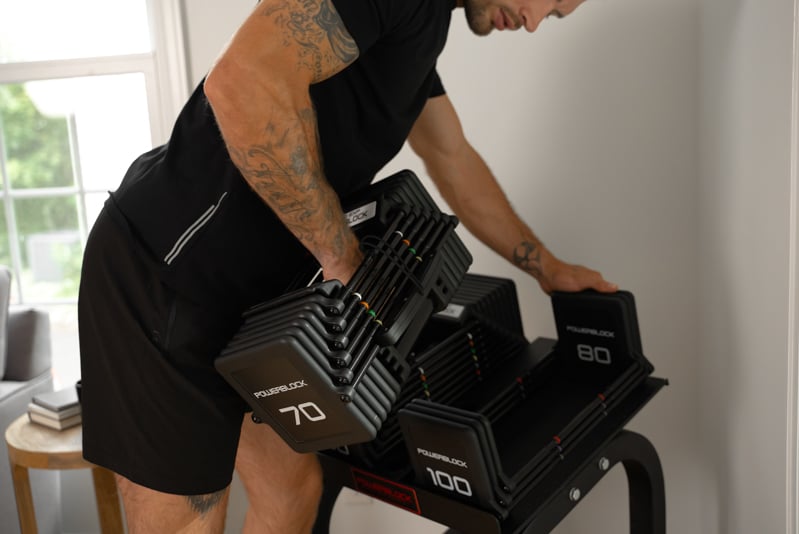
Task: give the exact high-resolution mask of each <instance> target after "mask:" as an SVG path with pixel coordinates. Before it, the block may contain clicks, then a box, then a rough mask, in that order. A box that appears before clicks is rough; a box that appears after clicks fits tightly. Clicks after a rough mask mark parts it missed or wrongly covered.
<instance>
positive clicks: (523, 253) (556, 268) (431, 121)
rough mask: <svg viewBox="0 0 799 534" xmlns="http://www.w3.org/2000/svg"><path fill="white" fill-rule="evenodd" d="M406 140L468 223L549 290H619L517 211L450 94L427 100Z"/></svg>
mask: <svg viewBox="0 0 799 534" xmlns="http://www.w3.org/2000/svg"><path fill="white" fill-rule="evenodd" d="M408 140H409V141H410V144H411V147H412V148H413V149H414V151H415V152H416V153H417V154H418V155H419V156H420V157H421V158H422V159H423V160H424V163H425V166H426V167H427V172H428V174H430V177H431V178H432V179H433V181H434V182H435V183H436V186H437V187H438V189H439V191H440V192H441V194H442V196H443V197H444V199H445V200H446V201H447V203H448V204H449V205H450V207H451V208H452V210H453V211H454V212H455V214H456V215H457V216H458V218H459V219H460V220H461V222H462V223H463V224H464V226H466V228H468V229H469V231H471V232H472V233H473V234H474V235H475V236H476V237H477V238H478V239H480V240H481V241H482V242H483V243H485V244H486V245H488V246H489V247H491V248H492V249H494V251H496V252H497V253H499V254H500V255H501V256H503V257H504V258H506V259H508V260H509V261H511V262H513V264H514V265H516V266H517V267H519V268H520V269H522V270H524V271H525V272H527V273H529V274H530V275H532V276H533V277H535V279H536V280H537V281H538V283H539V285H540V286H541V288H542V289H543V290H544V291H545V292H546V293H550V292H552V291H555V290H559V291H579V290H582V289H587V288H592V289H596V290H598V291H615V290H616V289H617V287H616V286H615V285H614V284H611V283H610V282H607V281H606V280H604V279H603V278H602V275H600V274H599V273H598V272H596V271H592V270H590V269H587V268H585V267H582V266H579V265H571V264H568V263H564V262H562V261H560V260H559V259H557V258H556V257H555V256H553V255H552V253H551V252H550V251H549V250H548V249H547V248H546V247H545V246H544V245H543V244H542V243H541V241H540V240H539V239H538V238H537V237H536V236H535V234H534V233H533V231H532V230H530V228H529V227H528V226H527V225H526V224H525V223H524V222H523V221H522V220H521V219H520V218H519V217H518V215H516V213H515V212H514V210H513V208H512V207H511V205H510V203H509V202H508V199H507V197H506V196H505V194H504V193H503V192H502V189H500V187H499V184H498V183H497V181H496V179H495V178H494V176H493V174H492V173H491V171H490V170H489V168H488V166H487V165H486V163H485V162H484V161H483V159H482V158H481V157H480V155H479V154H478V153H477V152H476V151H475V150H474V148H473V147H472V146H471V145H470V144H469V142H468V141H467V140H466V138H465V137H464V135H463V130H462V128H461V125H460V121H459V120H458V116H457V114H456V113H455V109H454V108H453V107H452V103H451V102H450V100H449V98H448V97H447V96H446V95H442V96H439V97H435V98H431V99H430V100H428V102H427V104H426V105H425V108H424V110H423V111H422V114H421V116H420V117H419V118H418V119H417V121H416V123H415V124H414V127H413V130H412V131H411V134H410V137H409V138H408Z"/></svg>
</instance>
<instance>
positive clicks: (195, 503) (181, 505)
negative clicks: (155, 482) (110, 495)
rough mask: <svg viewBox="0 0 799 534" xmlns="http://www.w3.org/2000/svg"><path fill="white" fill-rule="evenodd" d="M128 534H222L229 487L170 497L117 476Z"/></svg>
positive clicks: (167, 494) (170, 495)
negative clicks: (205, 493) (166, 533)
mask: <svg viewBox="0 0 799 534" xmlns="http://www.w3.org/2000/svg"><path fill="white" fill-rule="evenodd" d="M116 480H117V485H118V486H119V494H120V496H121V497H122V505H123V507H124V509H125V520H126V522H127V526H128V534H150V533H153V534H156V533H158V534H161V533H164V532H170V533H172V532H174V533H176V534H221V533H222V531H223V530H224V528H225V513H226V511H227V504H228V496H229V495H230V487H228V488H225V489H224V490H221V491H218V492H216V493H209V494H207V495H172V494H170V493H162V492H160V491H155V490H151V489H149V488H145V487H144V486H140V485H138V484H134V483H133V482H131V481H130V480H128V479H127V478H124V477H122V476H120V475H116Z"/></svg>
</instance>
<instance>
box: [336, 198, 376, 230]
mask: <svg viewBox="0 0 799 534" xmlns="http://www.w3.org/2000/svg"><path fill="white" fill-rule="evenodd" d="M375 214H377V202H370V203H369V204H366V205H364V206H361V207H360V208H355V209H354V210H351V211H348V212H347V213H345V214H344V218H345V219H347V224H349V225H350V226H357V225H359V224H361V223H362V222H366V221H368V220H369V219H371V218H372V217H374V216H375Z"/></svg>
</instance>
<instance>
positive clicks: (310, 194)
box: [228, 109, 351, 255]
mask: <svg viewBox="0 0 799 534" xmlns="http://www.w3.org/2000/svg"><path fill="white" fill-rule="evenodd" d="M309 129H311V133H309ZM264 134H265V136H266V137H267V142H266V143H262V144H258V145H251V146H250V147H249V148H248V149H247V150H239V149H236V148H234V147H228V151H229V152H230V155H231V158H232V159H233V162H234V163H235V164H236V166H237V167H238V169H239V171H240V172H241V173H242V175H243V176H244V177H245V179H246V180H247V182H248V183H249V184H250V186H251V187H252V188H253V190H254V191H255V192H256V193H258V195H259V196H260V197H261V198H263V199H264V200H265V201H266V202H267V203H268V204H269V206H270V207H271V208H272V209H273V210H274V211H275V212H276V213H277V215H278V216H279V217H280V219H281V221H283V224H285V225H286V227H287V228H288V229H289V230H290V231H291V232H292V233H293V234H294V235H295V236H297V238H298V239H300V241H302V242H303V243H304V244H305V245H306V246H307V247H308V248H309V249H310V250H311V251H313V250H315V249H316V248H317V247H320V246H325V247H328V248H329V249H330V250H331V252H333V253H334V254H336V255H339V254H341V253H343V252H344V250H345V247H346V245H347V244H348V243H349V239H351V237H350V236H348V234H347V228H348V227H347V226H346V223H345V222H344V217H343V213H342V211H341V206H340V205H339V202H338V197H337V196H336V195H335V193H334V192H333V191H332V190H329V186H327V187H328V190H326V191H324V190H323V188H325V187H326V182H325V180H324V178H323V175H322V169H321V168H320V166H319V163H318V162H319V157H318V156H316V157H314V155H313V154H312V150H311V149H310V147H309V146H308V144H307V142H306V139H307V136H311V137H312V138H315V137H316V119H315V115H314V113H313V110H311V109H307V110H304V111H301V112H300V113H299V117H298V118H297V120H296V122H295V123H294V124H289V126H288V127H285V128H283V129H282V130H278V128H276V127H275V125H274V124H272V123H270V124H268V125H267V127H266V129H265V131H264ZM317 146H318V142H317ZM286 153H288V160H286Z"/></svg>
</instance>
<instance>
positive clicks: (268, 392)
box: [253, 380, 308, 399]
mask: <svg viewBox="0 0 799 534" xmlns="http://www.w3.org/2000/svg"><path fill="white" fill-rule="evenodd" d="M307 385H308V384H306V383H305V380H297V381H296V382H292V383H291V384H283V385H282V386H275V387H273V388H269V389H262V390H261V391H256V392H254V393H253V395H255V398H256V399H265V398H266V397H271V396H272V395H277V394H278V393H286V392H287V391H293V390H295V389H300V388H304V387H305V386H307Z"/></svg>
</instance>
